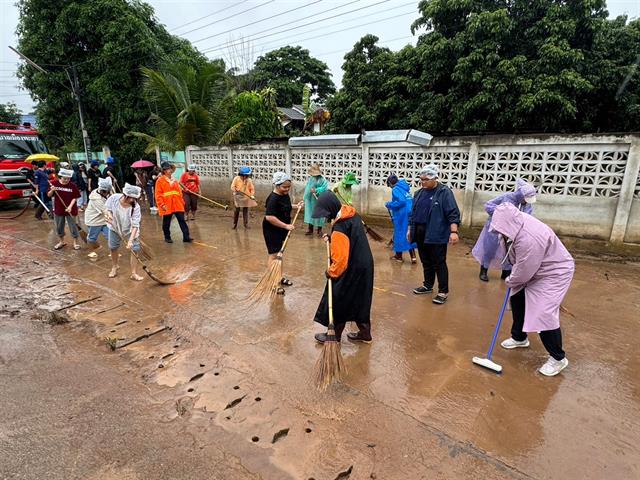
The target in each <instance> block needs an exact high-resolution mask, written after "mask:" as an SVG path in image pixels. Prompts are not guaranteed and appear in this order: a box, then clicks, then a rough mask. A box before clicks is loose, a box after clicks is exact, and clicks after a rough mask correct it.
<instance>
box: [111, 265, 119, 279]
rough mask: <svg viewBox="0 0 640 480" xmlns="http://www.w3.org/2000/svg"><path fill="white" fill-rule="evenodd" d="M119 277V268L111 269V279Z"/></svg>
mask: <svg viewBox="0 0 640 480" xmlns="http://www.w3.org/2000/svg"><path fill="white" fill-rule="evenodd" d="M116 275H118V267H111V271H110V272H109V278H115V277H116Z"/></svg>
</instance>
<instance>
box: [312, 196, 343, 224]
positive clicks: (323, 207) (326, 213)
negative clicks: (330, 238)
mask: <svg viewBox="0 0 640 480" xmlns="http://www.w3.org/2000/svg"><path fill="white" fill-rule="evenodd" d="M341 208H342V203H340V200H338V197H336V194H335V193H333V192H331V191H326V192H323V193H321V194H320V196H319V197H318V202H317V203H316V206H315V207H314V208H313V213H312V214H311V216H312V217H313V218H326V219H329V220H333V219H334V218H336V217H337V216H338V212H340V209H341Z"/></svg>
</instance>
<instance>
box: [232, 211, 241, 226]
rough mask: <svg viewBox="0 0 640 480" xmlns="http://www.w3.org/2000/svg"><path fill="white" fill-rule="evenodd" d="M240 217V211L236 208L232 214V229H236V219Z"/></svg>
mask: <svg viewBox="0 0 640 480" xmlns="http://www.w3.org/2000/svg"><path fill="white" fill-rule="evenodd" d="M239 216H240V209H239V208H236V210H235V212H233V227H232V228H233V229H234V230H235V229H236V228H238V217H239Z"/></svg>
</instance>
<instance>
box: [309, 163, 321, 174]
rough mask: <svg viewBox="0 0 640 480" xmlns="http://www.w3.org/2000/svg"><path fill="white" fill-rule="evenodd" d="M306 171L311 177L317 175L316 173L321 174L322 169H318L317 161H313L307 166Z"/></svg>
mask: <svg viewBox="0 0 640 480" xmlns="http://www.w3.org/2000/svg"><path fill="white" fill-rule="evenodd" d="M308 173H309V175H311V176H312V177H317V176H318V175H322V170H321V169H320V165H318V164H317V163H314V164H313V165H311V166H310V167H309V171H308Z"/></svg>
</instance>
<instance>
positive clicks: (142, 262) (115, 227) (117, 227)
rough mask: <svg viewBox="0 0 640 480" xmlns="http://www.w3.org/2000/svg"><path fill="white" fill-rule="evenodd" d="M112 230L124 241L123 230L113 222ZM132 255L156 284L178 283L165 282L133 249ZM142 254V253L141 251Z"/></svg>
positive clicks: (172, 282)
mask: <svg viewBox="0 0 640 480" xmlns="http://www.w3.org/2000/svg"><path fill="white" fill-rule="evenodd" d="M111 228H113V229H114V230H115V232H116V233H117V234H118V235H119V236H120V238H121V239H122V240H123V241H124V240H125V238H124V235H123V234H122V230H120V228H119V226H118V225H117V224H116V223H115V222H112V223H111ZM130 252H131V255H133V256H134V258H135V259H136V260H137V261H138V263H139V264H140V266H141V267H142V270H143V271H144V273H146V274H147V276H148V277H149V278H150V279H151V280H153V281H154V282H156V283H157V284H159V285H173V284H174V283H176V282H175V281H173V280H163V279H161V278H159V277H157V276H156V275H155V274H154V273H153V272H152V271H151V270H150V269H149V267H147V265H146V264H145V263H144V261H143V260H142V258H140V256H141V255H140V254H138V253H137V252H135V251H134V250H133V249H131V250H130ZM141 253H142V251H141Z"/></svg>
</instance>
